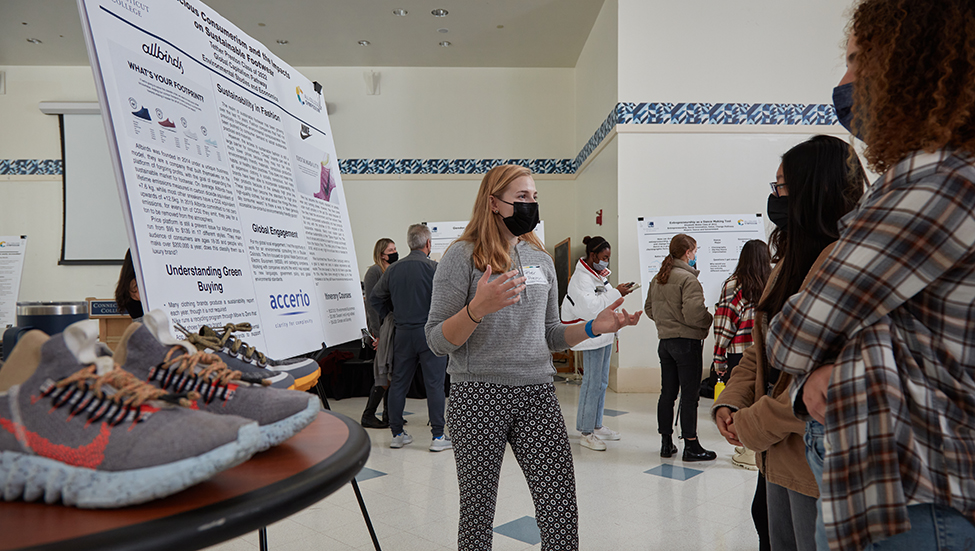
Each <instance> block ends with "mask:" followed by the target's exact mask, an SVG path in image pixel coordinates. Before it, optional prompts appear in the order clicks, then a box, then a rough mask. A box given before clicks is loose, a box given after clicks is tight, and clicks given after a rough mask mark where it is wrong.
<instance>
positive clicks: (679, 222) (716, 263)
mask: <svg viewBox="0 0 975 551" xmlns="http://www.w3.org/2000/svg"><path fill="white" fill-rule="evenodd" d="M636 230H637V243H638V244H639V247H640V274H641V277H640V283H641V284H642V285H643V287H641V290H642V292H643V301H644V302H646V300H647V293H648V292H649V289H650V280H651V279H653V276H655V275H657V272H658V271H659V270H660V263H661V262H662V261H663V259H664V257H666V256H667V255H668V254H669V249H670V240H671V239H672V238H673V237H674V236H675V235H677V234H679V233H685V234H687V235H689V236H691V237H693V238H694V240H695V241H697V269H698V270H700V272H701V273H700V275H699V276H698V279H699V280H700V281H701V285H702V286H703V287H704V303H705V304H706V305H707V307H708V309H709V310H712V311H713V309H714V305H715V303H716V302H717V301H718V299H719V298H720V296H719V295H720V294H721V285H722V284H723V283H724V280H725V279H727V278H728V276H730V275H731V274H732V272H734V271H735V267H736V266H737V265H738V255H739V254H741V249H742V247H743V246H744V245H745V243H746V242H748V241H749V240H751V239H761V240H763V241H764V240H765V226H764V224H763V221H762V215H761V214H726V215H688V216H646V217H643V216H641V217H639V218H637V223H636Z"/></svg>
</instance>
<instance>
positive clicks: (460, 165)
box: [0, 102, 837, 176]
mask: <svg viewBox="0 0 975 551" xmlns="http://www.w3.org/2000/svg"><path fill="white" fill-rule="evenodd" d="M622 124H625V125H644V124H646V125H688V126H693V125H704V126H707V125H731V126H735V125H737V126H814V125H823V126H829V125H833V124H837V120H836V111H835V110H834V109H833V106H832V105H829V104H804V103H667V102H650V103H632V102H627V103H617V104H616V107H614V108H613V110H612V111H611V112H610V113H609V115H608V116H607V117H606V119H604V120H603V122H602V124H600V125H599V128H598V129H597V130H596V132H595V133H594V134H593V135H592V137H590V138H589V141H587V142H586V145H584V146H583V147H582V150H580V151H579V153H578V154H577V155H576V156H575V158H573V159H340V160H339V170H340V171H341V172H342V174H348V175H352V174H354V175H370V174H376V175H380V174H384V175H395V174H413V175H424V174H429V175H435V174H438V175H451V174H483V173H485V172H487V171H488V170H491V169H492V168H494V167H496V166H498V165H502V164H516V165H522V166H526V167H528V168H530V169H531V171H532V172H533V173H535V174H556V175H558V174H565V175H574V174H575V173H576V172H578V171H579V168H580V167H581V166H582V165H583V163H585V162H586V159H588V158H589V156H590V155H592V153H593V152H594V151H595V150H596V149H597V148H598V147H599V144H601V143H602V142H603V140H605V139H606V137H607V136H609V135H610V133H611V132H612V131H613V129H614V128H615V127H616V126H617V125H622ZM63 173H64V163H63V162H62V161H61V160H60V159H17V160H12V159H0V175H18V176H23V175H35V174H44V175H60V174H63Z"/></svg>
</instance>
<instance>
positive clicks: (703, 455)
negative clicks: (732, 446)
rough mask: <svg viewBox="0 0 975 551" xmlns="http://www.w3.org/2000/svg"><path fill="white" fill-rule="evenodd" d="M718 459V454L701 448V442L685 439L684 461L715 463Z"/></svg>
mask: <svg viewBox="0 0 975 551" xmlns="http://www.w3.org/2000/svg"><path fill="white" fill-rule="evenodd" d="M717 457H718V454H716V453H714V452H713V451H710V450H706V449H704V448H702V447H701V442H700V441H699V440H698V439H697V438H695V439H694V440H688V439H686V438H685V439H684V457H683V458H682V459H683V460H684V461H713V460H714V459H715V458H717Z"/></svg>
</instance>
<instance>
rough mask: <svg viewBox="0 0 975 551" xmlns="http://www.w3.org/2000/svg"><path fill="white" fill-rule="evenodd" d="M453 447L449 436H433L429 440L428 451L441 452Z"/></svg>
mask: <svg viewBox="0 0 975 551" xmlns="http://www.w3.org/2000/svg"><path fill="white" fill-rule="evenodd" d="M453 447H454V443H453V442H451V441H450V438H447V437H446V436H440V437H438V438H434V439H433V441H432V442H430V451H432V452H442V451H444V450H449V449H452V448H453Z"/></svg>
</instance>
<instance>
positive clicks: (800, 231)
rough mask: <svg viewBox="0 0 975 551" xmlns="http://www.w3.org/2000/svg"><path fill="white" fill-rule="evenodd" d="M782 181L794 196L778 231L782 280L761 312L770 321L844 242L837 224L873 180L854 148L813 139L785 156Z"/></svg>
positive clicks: (775, 241)
mask: <svg viewBox="0 0 975 551" xmlns="http://www.w3.org/2000/svg"><path fill="white" fill-rule="evenodd" d="M782 175H783V176H784V177H785V184H786V185H787V186H788V190H789V219H788V222H787V225H786V228H785V230H783V229H782V228H778V227H777V228H775V230H774V231H773V232H772V236H771V241H772V246H773V247H774V248H775V254H774V255H773V256H772V260H773V262H775V263H777V264H780V265H781V268H780V269H779V275H778V277H777V278H776V281H775V283H774V284H773V287H772V289H770V290H769V293H768V295H767V296H766V297H765V300H762V301H761V303H759V305H758V309H759V310H762V311H764V312H766V313H767V314H768V315H769V317H771V316H773V315H775V314H776V313H778V312H779V310H781V309H782V305H783V304H785V301H786V300H788V298H789V297H790V296H792V295H793V294H794V293H795V292H796V291H798V290H799V287H800V286H801V285H802V280H803V279H805V277H806V274H807V273H808V272H809V269H810V268H811V267H812V265H813V263H814V262H815V261H816V257H818V256H819V253H821V252H822V251H823V249H825V248H826V246H827V245H829V244H830V243H832V242H834V241H836V240H837V239H838V238H839V231H838V229H837V223H838V222H839V220H840V218H842V217H843V215H845V214H846V213H848V212H850V211H851V210H853V207H855V206H856V204H857V201H859V200H860V197H861V196H862V195H863V190H864V187H865V186H866V184H867V174H866V172H864V170H863V167H862V166H861V165H860V160H859V159H858V158H857V157H856V154H855V152H854V151H853V148H852V146H851V145H850V144H848V143H846V142H845V141H843V140H841V139H839V138H834V137H832V136H823V135H819V136H813V137H812V138H810V139H808V140H806V141H804V142H802V143H801V144H799V145H797V146H795V147H793V148H792V149H790V150H789V151H787V152H786V153H785V155H783V156H782Z"/></svg>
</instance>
